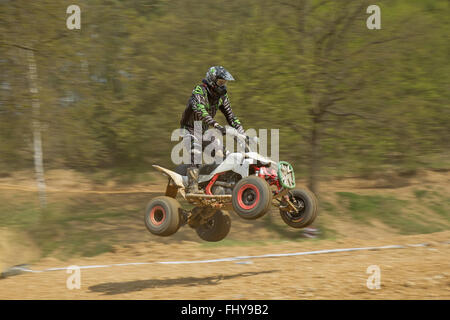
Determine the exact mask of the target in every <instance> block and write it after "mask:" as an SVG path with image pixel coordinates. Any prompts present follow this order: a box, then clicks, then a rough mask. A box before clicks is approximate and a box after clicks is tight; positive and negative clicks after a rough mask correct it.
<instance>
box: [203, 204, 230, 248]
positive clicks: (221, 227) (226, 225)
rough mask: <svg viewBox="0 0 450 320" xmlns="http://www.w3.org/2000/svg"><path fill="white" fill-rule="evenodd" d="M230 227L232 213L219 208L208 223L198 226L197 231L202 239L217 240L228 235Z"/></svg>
mask: <svg viewBox="0 0 450 320" xmlns="http://www.w3.org/2000/svg"><path fill="white" fill-rule="evenodd" d="M230 228H231V219H230V215H229V214H228V213H227V212H226V211H220V210H217V211H216V213H214V215H213V216H212V217H211V218H210V219H209V220H208V221H207V222H206V223H204V224H202V225H200V226H198V227H197V228H196V229H195V231H197V234H198V236H199V237H200V238H201V239H202V240H205V241H210V242H217V241H220V240H223V239H224V238H225V237H226V236H227V235H228V233H229V232H230Z"/></svg>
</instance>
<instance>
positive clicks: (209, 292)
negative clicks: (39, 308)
mask: <svg viewBox="0 0 450 320" xmlns="http://www.w3.org/2000/svg"><path fill="white" fill-rule="evenodd" d="M449 240H450V231H446V232H440V233H433V234H428V235H414V236H397V237H390V238H385V239H378V240H351V239H342V240H337V241H325V240H324V241H306V242H302V243H299V242H288V241H287V242H284V243H280V244H271V245H264V246H259V247H252V246H246V247H242V246H241V247H234V246H219V247H212V248H208V247H204V246H201V245H199V244H198V243H193V242H188V241H185V242H182V243H177V244H154V245H150V244H147V243H139V244H134V245H128V246H127V247H117V248H116V249H115V252H112V253H108V254H103V255H100V256H97V257H93V258H79V259H74V260H70V261H65V262H61V261H58V260H55V259H51V258H47V259H44V260H41V261H40V262H39V263H37V264H35V265H33V266H32V268H33V269H34V270H42V269H45V268H50V267H66V266H69V265H79V266H85V265H97V264H110V263H128V262H155V261H180V260H201V259H213V258H223V257H234V256H241V255H260V254H272V253H292V252H303V251H311V250H322V249H334V248H351V247H365V246H381V245H394V244H400V245H406V244H417V243H424V242H426V243H429V244H430V245H429V246H427V247H408V248H404V249H384V250H370V251H356V252H343V253H328V254H317V255H308V256H291V257H276V258H265V259H250V260H244V261H240V263H236V261H232V262H218V263H208V264H188V265H158V264H155V265H140V266H115V267H111V268H98V269H82V270H81V288H80V289H72V290H69V289H68V288H67V285H66V282H67V279H68V277H69V276H70V275H71V274H68V273H67V272H66V271H52V272H45V273H35V274H31V273H24V274H21V275H17V276H13V277H9V278H5V279H1V280H0V299H152V300H158V299H169V300H173V299H238V300H245V299H288V300H292V299H450V259H449V258H450V244H448V243H445V242H447V241H449ZM242 262H244V263H242ZM371 265H377V266H378V267H379V268H380V276H381V277H380V289H372V290H371V289H368V288H367V279H368V277H369V276H370V274H368V273H367V268H368V267H369V266H371Z"/></svg>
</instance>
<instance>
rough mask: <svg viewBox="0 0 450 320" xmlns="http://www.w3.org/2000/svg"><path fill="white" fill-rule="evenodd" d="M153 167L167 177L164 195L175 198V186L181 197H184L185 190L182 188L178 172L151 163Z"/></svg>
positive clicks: (181, 179)
mask: <svg viewBox="0 0 450 320" xmlns="http://www.w3.org/2000/svg"><path fill="white" fill-rule="evenodd" d="M153 167H154V168H155V169H156V170H158V171H159V172H161V173H162V174H163V175H165V176H167V177H168V178H169V183H168V185H167V189H166V195H167V196H170V197H173V198H175V197H176V191H175V188H176V189H177V190H178V191H180V194H181V195H182V196H183V198H186V192H185V190H184V184H183V178H182V176H181V175H180V174H178V173H176V172H173V171H172V170H169V169H166V168H163V167H160V166H157V165H155V164H154V165H153Z"/></svg>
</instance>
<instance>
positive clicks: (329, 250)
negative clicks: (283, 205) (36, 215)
mask: <svg viewBox="0 0 450 320" xmlns="http://www.w3.org/2000/svg"><path fill="white" fill-rule="evenodd" d="M442 243H445V244H450V241H445V242H442ZM428 245H429V244H428V243H418V244H407V245H388V246H380V247H362V248H345V249H328V250H318V251H306V252H294V253H272V254H264V255H258V256H237V257H230V258H220V259H210V260H192V261H157V262H130V263H116V264H103V265H90V266H78V268H80V269H94V268H111V267H123V266H140V265H150V264H166V265H170V264H197V263H215V262H229V261H237V260H251V259H264V258H277V257H292V256H305V255H312V254H325V253H336V252H352V251H363V250H383V249H405V248H407V247H426V246H428ZM68 269H70V267H64V268H49V269H44V270H32V269H29V268H26V267H22V266H16V267H12V268H10V269H8V272H10V271H22V272H31V273H42V272H50V271H62V270H68Z"/></svg>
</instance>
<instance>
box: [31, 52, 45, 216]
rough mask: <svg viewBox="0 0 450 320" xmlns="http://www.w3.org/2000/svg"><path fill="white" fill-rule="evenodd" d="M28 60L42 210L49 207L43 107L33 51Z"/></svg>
mask: <svg viewBox="0 0 450 320" xmlns="http://www.w3.org/2000/svg"><path fill="white" fill-rule="evenodd" d="M27 58H28V79H29V81H30V94H31V97H32V98H31V106H32V110H33V124H32V125H33V148H34V169H35V173H36V182H37V187H38V192H39V201H40V204H41V208H45V206H46V205H47V197H46V192H45V189H46V186H45V177H44V164H43V155H42V137H41V122H40V114H41V110H40V109H41V106H40V101H39V90H38V86H37V68H36V59H35V57H34V52H33V50H27Z"/></svg>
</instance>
